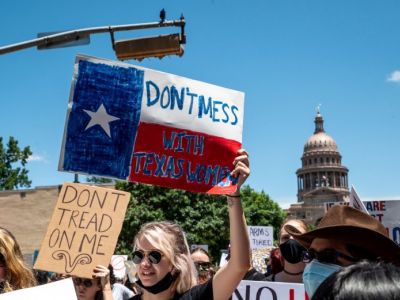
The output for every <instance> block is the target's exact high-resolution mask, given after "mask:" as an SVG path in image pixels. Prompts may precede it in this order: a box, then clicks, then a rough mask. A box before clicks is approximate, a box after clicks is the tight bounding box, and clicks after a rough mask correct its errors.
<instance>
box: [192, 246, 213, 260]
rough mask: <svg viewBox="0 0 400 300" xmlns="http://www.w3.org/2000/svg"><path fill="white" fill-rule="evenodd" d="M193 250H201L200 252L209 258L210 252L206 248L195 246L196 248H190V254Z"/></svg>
mask: <svg viewBox="0 0 400 300" xmlns="http://www.w3.org/2000/svg"><path fill="white" fill-rule="evenodd" d="M195 252H201V253H203V254H205V255H207V257H208V258H209V259H210V260H211V257H210V254H209V253H208V252H207V250H206V249H204V248H202V247H196V248H194V249H192V251H190V254H193V253H195Z"/></svg>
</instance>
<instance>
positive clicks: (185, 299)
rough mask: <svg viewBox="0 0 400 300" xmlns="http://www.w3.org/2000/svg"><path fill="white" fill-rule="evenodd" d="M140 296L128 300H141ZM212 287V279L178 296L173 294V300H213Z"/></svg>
mask: <svg viewBox="0 0 400 300" xmlns="http://www.w3.org/2000/svg"><path fill="white" fill-rule="evenodd" d="M141 299H142V295H141V294H140V295H135V296H133V297H132V298H130V299H129V300H141ZM213 299H214V296H213V286H212V279H210V280H208V281H207V282H206V283H203V284H199V285H196V286H194V287H192V288H191V289H190V290H188V291H187V292H186V293H184V294H182V295H180V294H175V296H174V300H213Z"/></svg>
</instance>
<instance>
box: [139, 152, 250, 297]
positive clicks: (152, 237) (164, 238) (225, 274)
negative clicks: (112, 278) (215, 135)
mask: <svg viewBox="0 0 400 300" xmlns="http://www.w3.org/2000/svg"><path fill="white" fill-rule="evenodd" d="M233 164H234V166H235V167H234V170H233V171H232V172H231V176H233V177H237V179H238V183H237V188H236V191H235V192H234V193H233V194H229V195H227V202H228V213H229V228H230V242H231V258H230V260H229V261H228V262H227V263H226V264H225V265H224V266H223V267H222V268H221V269H219V270H218V272H217V273H216V274H215V276H214V277H213V278H212V279H210V280H208V281H207V282H206V283H204V284H200V285H197V277H196V271H195V267H194V264H193V261H192V259H191V257H190V252H189V247H188V244H187V241H186V237H185V234H184V232H183V230H182V229H181V228H180V226H179V225H177V224H174V223H172V222H168V221H161V222H151V223H147V224H144V225H143V226H142V227H141V229H140V230H139V232H138V233H137V235H136V237H135V240H134V251H133V254H132V256H133V258H132V260H133V262H134V263H135V264H136V265H137V269H138V273H137V276H138V281H137V284H138V285H139V286H140V287H141V288H142V289H143V293H142V294H139V295H135V296H134V297H132V298H131V300H169V299H175V300H176V299H180V300H184V299H191V300H197V299H198V300H200V299H210V300H212V299H215V300H226V299H228V298H229V297H230V296H231V295H232V293H233V292H234V290H235V288H236V287H237V285H238V284H239V282H240V280H241V279H242V277H243V275H244V274H245V273H246V271H247V269H248V268H249V266H250V245H249V237H248V233H247V227H246V221H245V218H244V214H243V209H242V205H241V201H240V187H241V185H242V184H243V183H244V181H245V180H246V178H247V177H248V176H249V174H250V169H249V167H248V166H249V160H248V156H247V153H246V152H245V151H244V150H239V151H238V156H237V157H236V158H235V160H234V162H233Z"/></svg>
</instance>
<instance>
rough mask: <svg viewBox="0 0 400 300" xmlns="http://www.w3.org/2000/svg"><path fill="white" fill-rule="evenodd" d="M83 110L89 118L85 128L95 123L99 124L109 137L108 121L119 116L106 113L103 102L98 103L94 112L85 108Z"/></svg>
mask: <svg viewBox="0 0 400 300" xmlns="http://www.w3.org/2000/svg"><path fill="white" fill-rule="evenodd" d="M83 111H84V112H85V113H87V114H88V115H89V116H90V118H91V119H90V122H89V124H87V126H86V128H85V130H87V129H89V128H90V127H93V126H95V125H100V126H101V128H103V130H104V132H105V133H106V134H107V135H108V136H109V137H110V138H111V132H110V122H113V121H116V120H119V118H117V117H114V116H112V115H109V114H108V113H107V111H106V108H105V107H104V105H103V103H102V104H101V105H100V107H99V108H98V109H97V111H96V112H94V111H90V110H86V109H84V110H83Z"/></svg>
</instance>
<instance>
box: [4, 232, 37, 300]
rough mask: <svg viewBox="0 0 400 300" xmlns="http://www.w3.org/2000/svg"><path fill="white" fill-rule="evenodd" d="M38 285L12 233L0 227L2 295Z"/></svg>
mask: <svg viewBox="0 0 400 300" xmlns="http://www.w3.org/2000/svg"><path fill="white" fill-rule="evenodd" d="M35 285H36V280H35V277H34V275H33V273H32V271H31V270H30V269H29V268H28V267H27V266H26V264H25V262H24V258H23V256H22V252H21V249H20V247H19V245H18V243H17V240H16V239H15V238H14V236H13V235H12V233H11V232H9V231H8V230H7V229H5V228H1V227H0V294H2V293H7V292H11V291H14V290H19V289H23V288H28V287H32V286H35Z"/></svg>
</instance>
